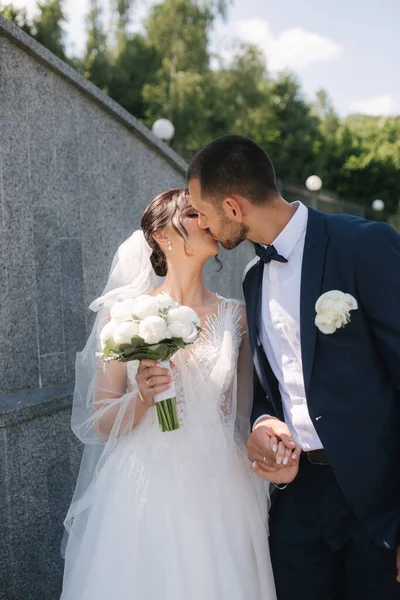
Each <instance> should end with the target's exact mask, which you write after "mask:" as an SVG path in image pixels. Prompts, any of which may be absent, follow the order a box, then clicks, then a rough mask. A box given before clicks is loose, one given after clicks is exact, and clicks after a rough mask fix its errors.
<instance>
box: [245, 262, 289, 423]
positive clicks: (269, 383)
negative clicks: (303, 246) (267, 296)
mask: <svg viewBox="0 0 400 600" xmlns="http://www.w3.org/2000/svg"><path fill="white" fill-rule="evenodd" d="M263 273H264V264H263V263H262V262H261V261H260V262H259V263H258V264H256V265H255V266H254V267H253V272H252V274H251V276H252V277H251V280H250V281H248V282H247V284H246V285H245V297H246V308H247V321H248V328H249V339H250V346H251V351H252V355H253V362H254V367H255V370H256V373H257V377H258V379H259V381H260V383H261V385H262V387H263V389H264V391H265V394H266V395H267V397H268V399H269V401H270V402H271V403H272V405H273V407H274V409H275V411H276V414H277V415H280V417H281V418H283V415H282V405H281V404H280V402H279V400H280V394H279V391H278V386H277V382H276V384H275V386H274V380H275V376H274V374H273V373H272V369H271V367H270V365H269V362H268V359H267V357H266V356H265V353H264V349H263V347H262V346H261V341H260V326H261V308H262V306H261V303H262V280H263Z"/></svg>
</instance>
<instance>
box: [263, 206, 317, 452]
mask: <svg viewBox="0 0 400 600" xmlns="http://www.w3.org/2000/svg"><path fill="white" fill-rule="evenodd" d="M293 204H294V205H297V210H296V212H295V213H294V215H293V217H292V218H291V219H290V221H289V223H288V224H287V225H286V227H285V229H284V230H283V231H282V232H281V233H280V234H279V236H278V237H277V238H276V239H275V240H274V242H273V245H274V247H275V249H276V251H277V252H278V254H281V255H282V256H284V257H285V258H286V259H287V260H288V262H287V263H280V262H277V261H276V260H272V261H271V262H270V263H268V264H266V265H264V274H263V281H262V308H261V323H260V325H261V326H260V341H261V344H262V346H263V348H264V351H265V354H266V356H267V358H268V361H269V364H270V365H271V369H272V371H273V372H274V375H275V377H276V378H277V380H278V383H279V390H280V393H281V397H282V405H283V413H284V416H285V422H286V424H287V425H288V427H289V429H290V431H291V433H292V436H293V439H294V441H295V442H296V443H297V444H298V445H299V446H300V447H301V448H302V449H303V450H308V451H309V450H317V449H319V448H322V447H323V446H322V443H321V440H320V439H319V437H318V434H317V432H316V430H315V427H314V426H313V424H312V421H311V418H310V414H309V412H308V406H307V398H306V392H305V387H304V377H303V361H302V356H301V343H300V286H301V267H302V262H303V253H304V241H305V237H306V229H307V221H308V210H307V208H306V207H305V206H304V204H302V203H301V202H295V203H293ZM260 418H262V417H260ZM257 421H258V419H257Z"/></svg>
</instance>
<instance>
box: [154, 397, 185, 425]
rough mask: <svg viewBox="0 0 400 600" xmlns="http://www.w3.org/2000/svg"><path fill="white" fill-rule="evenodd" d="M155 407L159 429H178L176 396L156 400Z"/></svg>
mask: <svg viewBox="0 0 400 600" xmlns="http://www.w3.org/2000/svg"><path fill="white" fill-rule="evenodd" d="M156 409H157V416H158V423H159V426H160V429H161V431H175V430H176V429H179V427H180V425H179V420H178V413H177V410H176V398H168V399H167V400H162V401H161V402H156Z"/></svg>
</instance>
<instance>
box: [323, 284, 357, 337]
mask: <svg viewBox="0 0 400 600" xmlns="http://www.w3.org/2000/svg"><path fill="white" fill-rule="evenodd" d="M357 308H358V304H357V300H356V299H355V298H353V296H352V295H351V294H345V293H344V292H341V291H340V290H331V291H330V292H326V293H325V294H322V296H320V297H319V298H318V300H317V302H316V304H315V310H316V312H317V316H316V317H315V325H316V326H317V327H318V329H319V330H320V331H321V332H322V333H325V334H327V335H330V334H332V333H335V331H336V329H339V328H341V327H344V326H345V325H347V323H349V322H350V311H351V310H357Z"/></svg>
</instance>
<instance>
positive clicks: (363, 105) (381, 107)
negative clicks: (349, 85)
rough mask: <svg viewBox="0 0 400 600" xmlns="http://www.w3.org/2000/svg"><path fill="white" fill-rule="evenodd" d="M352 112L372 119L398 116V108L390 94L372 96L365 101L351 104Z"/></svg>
mask: <svg viewBox="0 0 400 600" xmlns="http://www.w3.org/2000/svg"><path fill="white" fill-rule="evenodd" d="M351 109H352V111H354V112H356V113H361V114H363V115H371V116H373V117H380V116H384V117H387V116H390V115H395V114H398V112H399V111H398V106H397V103H396V101H395V100H394V98H393V96H391V95H390V94H382V95H380V96H372V97H371V98H367V99H366V100H359V101H357V102H353V103H352V104H351Z"/></svg>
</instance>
